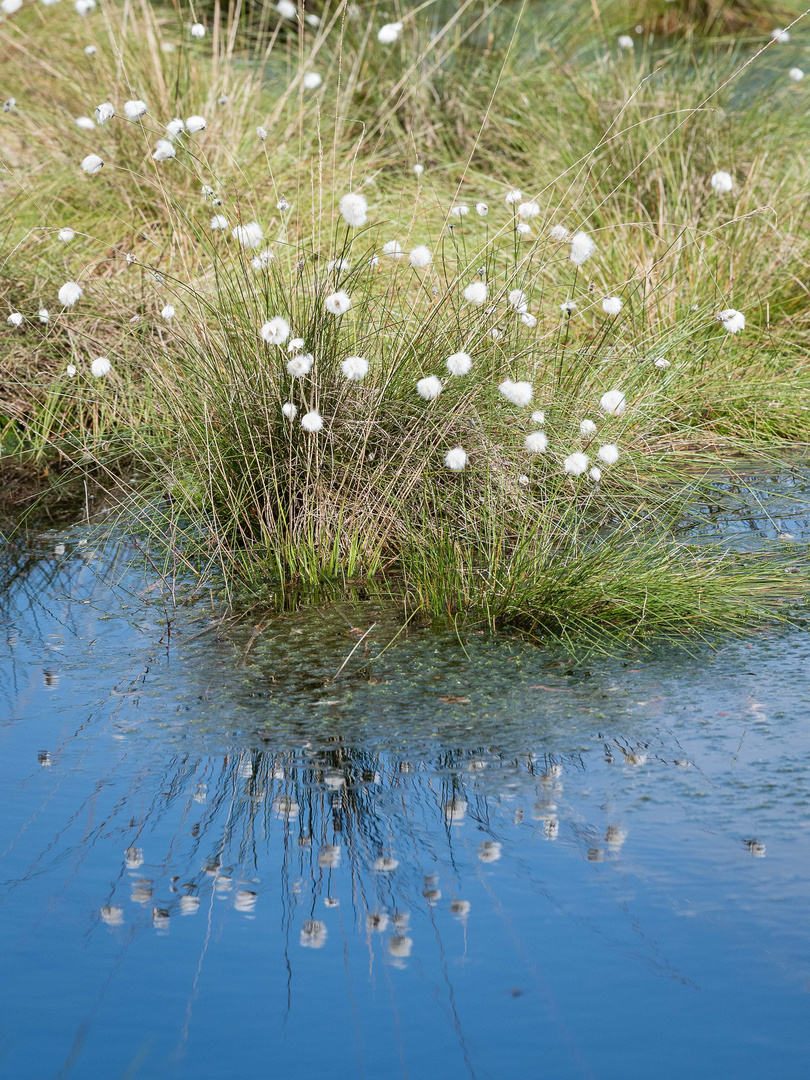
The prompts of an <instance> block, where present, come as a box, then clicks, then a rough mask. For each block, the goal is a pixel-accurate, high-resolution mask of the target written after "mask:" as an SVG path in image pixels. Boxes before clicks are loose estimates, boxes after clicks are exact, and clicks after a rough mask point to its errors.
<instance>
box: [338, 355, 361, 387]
mask: <svg viewBox="0 0 810 1080" xmlns="http://www.w3.org/2000/svg"><path fill="white" fill-rule="evenodd" d="M340 370H341V371H342V372H343V374H344V375H345V376H346V378H347V379H348V380H349V382H360V380H361V379H364V378H365V377H366V375H368V360H366V359H364V358H363V357H362V356H347V357H346V359H345V360H343V361H342V362H341V365H340Z"/></svg>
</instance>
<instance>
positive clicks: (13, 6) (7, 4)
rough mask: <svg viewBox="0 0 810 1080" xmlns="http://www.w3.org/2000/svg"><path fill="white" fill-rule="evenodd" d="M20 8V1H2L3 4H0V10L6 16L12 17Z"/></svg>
mask: <svg viewBox="0 0 810 1080" xmlns="http://www.w3.org/2000/svg"><path fill="white" fill-rule="evenodd" d="M21 7H22V0H3V2H2V3H0V9H2V11H3V12H4V14H6V15H13V14H14V13H15V12H17V11H19V10H20V8H21Z"/></svg>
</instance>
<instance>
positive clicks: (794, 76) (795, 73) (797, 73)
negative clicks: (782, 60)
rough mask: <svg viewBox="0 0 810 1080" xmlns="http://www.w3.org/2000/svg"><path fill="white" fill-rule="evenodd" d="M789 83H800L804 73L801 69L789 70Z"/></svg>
mask: <svg viewBox="0 0 810 1080" xmlns="http://www.w3.org/2000/svg"><path fill="white" fill-rule="evenodd" d="M788 75H789V76H790V79H791V82H801V81H802V79H803V78H804V72H803V71H802V69H801V68H791V69H790V71H789V72H788Z"/></svg>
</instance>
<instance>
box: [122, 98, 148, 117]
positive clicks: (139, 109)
mask: <svg viewBox="0 0 810 1080" xmlns="http://www.w3.org/2000/svg"><path fill="white" fill-rule="evenodd" d="M145 113H146V102H145V101H125V102H124V114H125V115H126V118H127V120H137V119H138V117H140V116H143V115H144V114H145Z"/></svg>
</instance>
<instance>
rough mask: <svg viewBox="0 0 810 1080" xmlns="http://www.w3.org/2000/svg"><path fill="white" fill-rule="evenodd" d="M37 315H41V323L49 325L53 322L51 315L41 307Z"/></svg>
mask: <svg viewBox="0 0 810 1080" xmlns="http://www.w3.org/2000/svg"><path fill="white" fill-rule="evenodd" d="M37 314H38V315H39V321H40V322H41V323H49V322H50V321H51V313H50V312H49V311H48V309H47V308H44V307H41V308H40V309H39V311H38V312H37Z"/></svg>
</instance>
